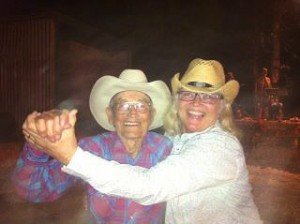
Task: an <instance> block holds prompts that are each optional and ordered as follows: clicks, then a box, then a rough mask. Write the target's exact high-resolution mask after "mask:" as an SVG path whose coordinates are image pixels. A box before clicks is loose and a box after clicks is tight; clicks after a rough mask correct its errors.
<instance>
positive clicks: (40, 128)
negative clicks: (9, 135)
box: [22, 110, 77, 164]
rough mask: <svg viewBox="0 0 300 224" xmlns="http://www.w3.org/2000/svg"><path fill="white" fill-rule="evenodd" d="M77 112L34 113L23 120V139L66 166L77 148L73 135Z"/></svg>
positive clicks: (51, 111) (52, 111) (53, 111)
mask: <svg viewBox="0 0 300 224" xmlns="http://www.w3.org/2000/svg"><path fill="white" fill-rule="evenodd" d="M76 114H77V110H71V111H69V110H62V111H61V110H50V111H45V112H43V113H39V112H36V111H34V112H33V113H31V114H29V115H28V116H27V118H26V119H25V121H24V123H23V125H22V129H23V134H24V137H25V139H26V140H27V141H28V142H29V143H30V144H32V145H34V146H35V147H36V148H38V149H39V150H41V151H43V152H45V153H47V154H49V155H50V156H52V157H53V158H55V159H57V160H59V161H60V162H62V163H63V164H68V163H69V161H70V160H71V158H72V156H73V154H74V153H75V151H76V148H77V139H76V135H75V123H76Z"/></svg>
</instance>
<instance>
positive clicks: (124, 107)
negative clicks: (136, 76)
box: [112, 102, 152, 114]
mask: <svg viewBox="0 0 300 224" xmlns="http://www.w3.org/2000/svg"><path fill="white" fill-rule="evenodd" d="M151 106H152V104H151V103H148V102H120V103H116V104H113V105H112V108H114V109H115V110H116V112H118V113H121V114H126V113H129V111H131V109H132V108H134V109H135V111H137V112H138V113H146V112H148V111H149V110H150V109H151Z"/></svg>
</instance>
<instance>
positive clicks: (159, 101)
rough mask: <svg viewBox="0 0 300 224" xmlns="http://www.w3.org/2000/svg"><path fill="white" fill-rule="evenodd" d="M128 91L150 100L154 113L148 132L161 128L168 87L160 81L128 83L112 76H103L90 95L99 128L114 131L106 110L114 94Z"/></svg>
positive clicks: (167, 99)
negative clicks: (141, 94)
mask: <svg viewBox="0 0 300 224" xmlns="http://www.w3.org/2000/svg"><path fill="white" fill-rule="evenodd" d="M112 86H113V88H112ZM130 90H131V91H139V92H143V93H145V94H147V95H148V96H149V97H150V98H151V100H152V103H153V107H154V108H155V111H156V113H155V116H154V118H153V120H152V122H151V124H150V127H149V130H153V129H155V128H159V127H161V126H162V125H163V118H164V115H165V114H166V112H167V109H168V108H169V106H170V103H171V95H170V91H169V89H168V86H167V85H166V84H165V83H164V82H162V81H160V80H157V81H153V82H147V83H130V82H125V81H124V80H121V79H119V78H117V77H114V76H103V77H101V78H100V79H98V80H97V82H96V83H95V84H94V86H93V88H92V91H91V94H90V100H89V104H90V109H91V112H92V115H93V116H94V118H95V120H96V121H97V122H98V123H99V124H100V126H101V127H103V128H104V129H106V130H109V131H114V130H115V127H114V126H113V125H112V124H110V123H109V121H108V117H107V115H106V108H107V107H108V106H109V103H110V100H111V98H112V97H113V96H114V95H115V94H117V93H120V92H123V91H130Z"/></svg>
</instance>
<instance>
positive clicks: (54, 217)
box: [0, 138, 300, 224]
mask: <svg viewBox="0 0 300 224" xmlns="http://www.w3.org/2000/svg"><path fill="white" fill-rule="evenodd" d="M0 151H1V154H0V167H1V169H0V183H1V184H0V223H5V224H18V223H20V224H21V223H22V224H41V223H43V224H68V223H70V224H71V223H72V224H85V223H91V220H90V218H89V213H88V211H87V209H86V203H85V197H84V194H83V188H82V186H80V185H78V186H75V187H74V188H72V189H71V190H70V191H69V192H68V193H67V194H66V195H64V196H63V197H62V198H61V199H59V200H57V201H55V202H51V203H43V204H32V203H29V202H26V201H24V200H22V199H21V198H20V197H18V196H17V195H16V194H15V192H14V189H13V187H12V184H11V181H10V176H11V172H12V169H13V167H14V165H15V162H16V158H17V155H18V154H19V151H20V145H19V144H16V143H8V144H1V145H0ZM245 154H246V158H247V164H248V168H249V172H250V181H251V183H252V186H253V195H254V200H255V202H256V204H257V206H258V209H259V212H260V214H261V217H262V219H263V220H264V223H265V224H296V223H300V149H299V148H295V147H292V146H291V144H290V143H287V142H278V139H276V138H274V139H266V140H265V141H262V142H260V143H258V144H256V145H255V147H251V148H246V149H245Z"/></svg>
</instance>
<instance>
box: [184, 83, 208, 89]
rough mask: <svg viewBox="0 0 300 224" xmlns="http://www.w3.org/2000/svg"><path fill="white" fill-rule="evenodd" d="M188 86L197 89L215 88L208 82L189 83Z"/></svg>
mask: <svg viewBox="0 0 300 224" xmlns="http://www.w3.org/2000/svg"><path fill="white" fill-rule="evenodd" d="M187 84H188V85H190V86H195V87H207V88H209V87H213V86H212V85H211V84H208V83H206V82H188V83H187Z"/></svg>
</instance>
